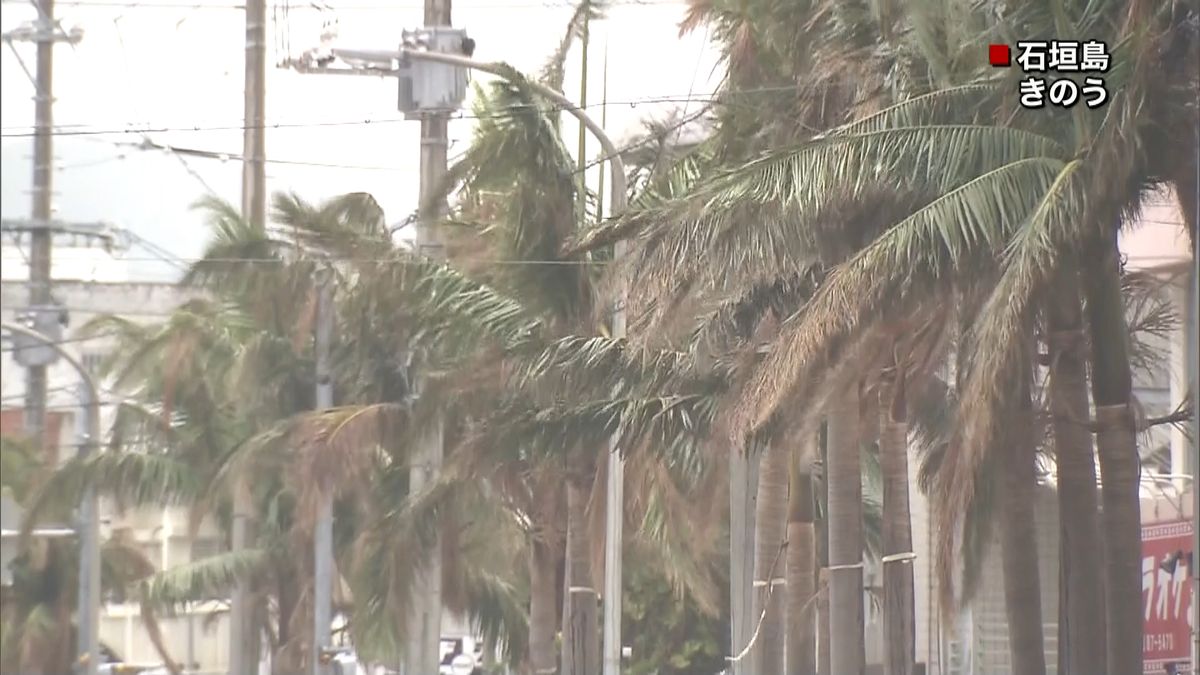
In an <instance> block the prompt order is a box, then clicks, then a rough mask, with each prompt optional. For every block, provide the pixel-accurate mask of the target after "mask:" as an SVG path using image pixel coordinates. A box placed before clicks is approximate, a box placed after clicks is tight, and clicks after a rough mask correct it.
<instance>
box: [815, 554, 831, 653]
mask: <svg viewBox="0 0 1200 675" xmlns="http://www.w3.org/2000/svg"><path fill="white" fill-rule="evenodd" d="M831 642H833V637H832V636H831V635H830V634H829V569H828V566H823V567H822V568H821V571H820V572H818V573H817V645H818V646H817V673H818V675H830V673H832V672H833V671H832V670H831V668H833V666H832V665H831V664H832V661H833V657H832V656H830V653H829V652H830V648H831V644H830V643H831Z"/></svg>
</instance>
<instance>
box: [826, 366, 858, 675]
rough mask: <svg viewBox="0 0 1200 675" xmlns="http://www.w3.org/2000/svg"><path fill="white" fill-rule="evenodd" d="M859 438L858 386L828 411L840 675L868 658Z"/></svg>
mask: <svg viewBox="0 0 1200 675" xmlns="http://www.w3.org/2000/svg"><path fill="white" fill-rule="evenodd" d="M860 435H861V434H860V429H859V391H858V385H857V383H856V384H852V385H850V386H849V387H848V389H847V391H845V392H842V393H841V395H840V396H839V397H837V399H836V400H835V401H834V403H833V409H832V410H830V411H829V463H828V465H827V471H826V482H827V484H828V490H829V503H828V509H829V518H828V527H829V634H830V638H831V644H830V650H829V657H830V658H829V667H830V672H831V673H836V674H837V675H861V673H862V672H863V666H864V661H865V656H866V655H865V652H866V648H865V644H864V635H863V610H864V608H863V568H862V556H863V522H862V465H861V457H860V456H859V452H860V448H859V440H860Z"/></svg>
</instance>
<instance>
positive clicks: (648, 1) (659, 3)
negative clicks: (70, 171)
mask: <svg viewBox="0 0 1200 675" xmlns="http://www.w3.org/2000/svg"><path fill="white" fill-rule="evenodd" d="M0 2H2V3H3V4H26V0H0ZM54 4H55V6H57V7H78V8H84V9H86V8H96V9H109V8H111V9H192V10H235V11H244V10H245V9H246V5H239V4H221V3H199V2H134V1H130V0H61V1H56V2H55V3H54ZM686 4H687V2H686V0H608V2H606V3H605V5H606V6H608V7H677V6H684V5H686ZM422 8H423V5H422V4H421V3H419V2H395V3H388V4H374V5H368V4H348V5H330V6H329V9H331V10H333V11H334V12H341V11H351V12H387V11H400V10H408V11H411V10H416V9H422ZM454 8H455V9H456V10H460V9H461V10H471V9H543V10H566V9H569V8H570V6H569V5H567V4H561V5H547V4H546V3H545V2H532V1H531V2H480V3H465V4H464V3H461V2H456V3H455V5H454Z"/></svg>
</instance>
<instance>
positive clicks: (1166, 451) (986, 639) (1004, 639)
mask: <svg viewBox="0 0 1200 675" xmlns="http://www.w3.org/2000/svg"><path fill="white" fill-rule="evenodd" d="M1141 221H1142V222H1141V223H1140V224H1139V225H1138V226H1137V227H1135V228H1132V229H1131V230H1129V231H1128V233H1126V234H1125V235H1124V236H1122V239H1121V242H1120V245H1121V251H1122V253H1123V254H1124V256H1125V263H1126V267H1127V269H1130V270H1138V271H1142V272H1147V273H1150V274H1153V275H1154V276H1155V277H1156V278H1157V279H1159V280H1161V282H1162V289H1161V298H1162V300H1164V301H1166V302H1169V303H1170V306H1171V309H1172V310H1173V311H1174V313H1175V314H1176V315H1177V317H1178V319H1179V323H1178V325H1177V326H1176V327H1175V329H1174V331H1173V332H1172V334H1171V336H1170V338H1169V339H1165V340H1157V341H1156V340H1153V339H1152V340H1151V342H1152V343H1157V344H1154V345H1152V346H1154V348H1155V350H1156V351H1158V352H1160V354H1161V355H1162V357H1163V358H1162V360H1161V362H1160V363H1158V364H1157V367H1156V368H1154V369H1152V370H1151V371H1150V372H1135V375H1134V387H1135V392H1134V393H1135V395H1136V397H1137V400H1138V402H1139V404H1140V405H1141V407H1142V409H1143V412H1144V414H1145V416H1147V417H1159V416H1163V415H1167V414H1169V413H1171V412H1172V411H1174V409H1175V408H1176V406H1178V405H1179V404H1180V403H1182V402H1183V401H1184V400H1185V398H1186V396H1187V392H1188V384H1189V373H1190V374H1191V375H1190V377H1191V378H1194V377H1195V373H1196V364H1195V362H1194V359H1195V355H1194V354H1192V355H1189V352H1188V350H1189V335H1190V341H1191V343H1192V344H1194V343H1195V339H1196V338H1195V335H1194V334H1191V331H1192V330H1193V329H1192V326H1194V324H1193V323H1191V317H1192V316H1193V315H1192V314H1190V312H1194V311H1195V308H1196V298H1194V297H1189V296H1190V294H1191V290H1190V289H1191V288H1192V279H1193V277H1192V276H1190V275H1192V274H1195V263H1194V261H1193V260H1192V252H1191V250H1190V249H1189V247H1188V240H1187V234H1186V231H1185V230H1184V227H1183V217H1182V214H1181V213H1180V211H1179V207H1178V204H1177V203H1176V202H1175V201H1174V200H1173V198H1171V197H1167V196H1164V197H1163V198H1161V199H1160V200H1157V201H1155V202H1154V203H1153V204H1151V205H1150V206H1148V207H1147V208H1146V209H1144V211H1143V213H1142V214H1141ZM1189 360H1191V361H1192V362H1191V363H1190V364H1189ZM1193 385H1194V380H1193ZM1139 446H1140V448H1141V452H1142V456H1143V461H1144V462H1145V465H1144V467H1145V468H1144V469H1143V484H1142V522H1143V523H1147V524H1148V523H1158V522H1169V521H1178V520H1183V519H1188V518H1190V519H1192V520H1193V522H1194V520H1195V514H1194V513H1193V512H1192V510H1191V497H1190V492H1185V490H1186V489H1188V487H1189V486H1190V483H1191V480H1190V479H1189V478H1186V477H1185V476H1195V475H1196V470H1197V467H1196V465H1195V461H1196V460H1195V457H1196V449H1195V445H1194V444H1189V441H1188V439H1187V437H1186V436H1185V434H1184V433H1183V431H1182V428H1180V427H1179V426H1159V427H1155V428H1153V429H1151V430H1149V431H1148V432H1146V433H1144V434H1141V435H1139ZM1189 457H1190V458H1191V459H1190V460H1189ZM909 493H910V499H911V501H912V504H911V508H912V528H913V548H914V552H916V553H917V556H918V557H917V559H916V561H915V563H914V576H915V586H916V589H915V591H916V593H915V595H916V605H917V617H916V619H917V624H916V634H917V640H916V641H917V645H916V659H917V662H918V663H921V664H925V672H926V673H927V674H928V675H1005V674H1006V673H1009V672H1011V666H1010V665H1009V653H1008V625H1007V619H1006V615H1005V610H1004V585H1003V574H1002V570H1001V564H1000V556H999V554H998V551H997V547H996V545H995V544H994V543H993V545H992V546H991V548H990V553H989V555H988V557H987V559H986V560H985V562H984V570H983V574H982V579H983V582H982V584H981V585H980V587H979V591H978V595H977V596H976V598H975V601H974V603H973V604H972V606H971V608H970V610H969V611H967V612H965V613H964V614H963V615H962V616H960V617H959V618H958V623H957V625H953V624H952V623H951V622H950V621H949V620H945V618H944V617H942V616H941V615H940V612H939V609H938V602H937V586H936V583H935V581H934V579H933V577H932V574H931V565H930V561H931V560H932V555H933V548H932V537H931V528H932V522H931V519H930V514H929V503H928V500H927V499H926V498H925V496H924V495H922V494H921V492H920V490H919V489H918V488H917V487H916V485H915V483H913V484H910V487H909ZM1037 500H1038V505H1037V509H1036V511H1035V513H1036V516H1037V521H1038V531H1037V536H1038V555H1039V561H1040V564H1039V572H1040V577H1041V578H1040V582H1041V591H1042V621H1043V622H1044V629H1045V630H1044V635H1045V648H1046V666H1047V672H1048V673H1052V674H1053V673H1057V672H1058V654H1059V649H1058V616H1059V563H1058V561H1059V523H1058V499H1057V496H1056V493H1055V491H1054V488H1053V481H1052V477H1051V478H1049V479H1048V480H1047V482H1046V484H1045V485H1043V486H1042V487H1041V488H1040V489H1039V491H1038V495H1037ZM881 632H882V627H881V626H878V625H874V626H871V625H868V634H869V635H877V634H879V633H881ZM877 639H878V638H876V640H877ZM868 649H869V650H870V649H871V647H869V648H868ZM868 656H870V654H869V655H868ZM868 660H869V661H870V660H871V659H870V658H869V659H868ZM876 661H877V659H876Z"/></svg>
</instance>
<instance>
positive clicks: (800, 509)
mask: <svg viewBox="0 0 1200 675" xmlns="http://www.w3.org/2000/svg"><path fill="white" fill-rule="evenodd" d="M811 461H812V456H811V454H810V451H809V450H808V449H806V448H804V447H803V446H797V452H796V453H795V456H793V457H792V461H791V464H790V465H789V474H790V476H789V482H790V486H789V489H788V525H787V598H788V606H787V640H786V642H787V675H814V673H816V646H817V645H816V634H815V631H814V630H813V629H814V627H815V625H816V620H815V618H814V617H815V616H816V611H815V609H816V608H815V607H814V606H813V605H814V604H815V602H814V601H815V598H814V597H813V596H814V594H815V593H816V581H817V570H816V563H817V556H816V533H815V531H814V528H813V479H812V469H811Z"/></svg>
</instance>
